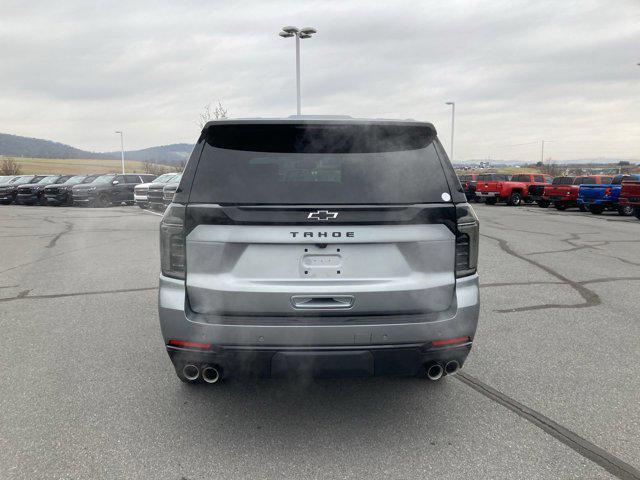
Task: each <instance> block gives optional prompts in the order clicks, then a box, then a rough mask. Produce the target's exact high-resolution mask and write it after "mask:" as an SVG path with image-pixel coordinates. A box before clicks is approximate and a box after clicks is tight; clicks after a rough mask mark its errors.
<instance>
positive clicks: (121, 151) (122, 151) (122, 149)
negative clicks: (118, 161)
mask: <svg viewBox="0 0 640 480" xmlns="http://www.w3.org/2000/svg"><path fill="white" fill-rule="evenodd" d="M116 133H119V134H120V156H121V157H122V173H123V174H124V138H123V136H122V132H121V131H116Z"/></svg>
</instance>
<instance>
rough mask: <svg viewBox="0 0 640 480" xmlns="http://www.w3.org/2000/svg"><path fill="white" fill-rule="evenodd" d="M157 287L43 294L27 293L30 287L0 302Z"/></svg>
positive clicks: (142, 289)
mask: <svg viewBox="0 0 640 480" xmlns="http://www.w3.org/2000/svg"><path fill="white" fill-rule="evenodd" d="M157 289H158V287H142V288H122V289H117V290H94V291H90V292H72V293H51V294H43V295H29V293H30V292H31V291H32V289H29V290H23V291H21V292H20V293H18V295H16V296H15V297H8V298H0V302H11V301H14V300H37V299H46V298H65V297H81V296H85V295H104V294H109V293H129V292H147V291H151V290H157Z"/></svg>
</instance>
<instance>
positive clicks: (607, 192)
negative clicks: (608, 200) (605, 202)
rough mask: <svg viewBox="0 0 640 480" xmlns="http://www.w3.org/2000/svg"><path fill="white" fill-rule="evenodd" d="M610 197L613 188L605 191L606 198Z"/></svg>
mask: <svg viewBox="0 0 640 480" xmlns="http://www.w3.org/2000/svg"><path fill="white" fill-rule="evenodd" d="M609 195H611V188H610V187H607V189H606V190H605V191H604V196H605V197H608V196H609Z"/></svg>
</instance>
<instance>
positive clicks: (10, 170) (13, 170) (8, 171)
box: [0, 157, 22, 175]
mask: <svg viewBox="0 0 640 480" xmlns="http://www.w3.org/2000/svg"><path fill="white" fill-rule="evenodd" d="M20 173H22V169H21V168H20V164H19V163H18V162H16V160H15V158H11V157H7V158H4V159H3V160H2V165H0V174H2V175H20Z"/></svg>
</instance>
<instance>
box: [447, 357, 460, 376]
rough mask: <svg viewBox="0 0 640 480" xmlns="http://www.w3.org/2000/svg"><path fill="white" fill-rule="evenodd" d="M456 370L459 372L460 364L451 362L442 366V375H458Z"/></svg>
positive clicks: (455, 361)
mask: <svg viewBox="0 0 640 480" xmlns="http://www.w3.org/2000/svg"><path fill="white" fill-rule="evenodd" d="M458 370H460V364H459V363H458V361H457V360H451V361H450V362H447V364H446V365H445V366H444V373H446V374H447V375H453V374H454V373H458Z"/></svg>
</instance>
